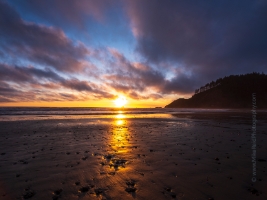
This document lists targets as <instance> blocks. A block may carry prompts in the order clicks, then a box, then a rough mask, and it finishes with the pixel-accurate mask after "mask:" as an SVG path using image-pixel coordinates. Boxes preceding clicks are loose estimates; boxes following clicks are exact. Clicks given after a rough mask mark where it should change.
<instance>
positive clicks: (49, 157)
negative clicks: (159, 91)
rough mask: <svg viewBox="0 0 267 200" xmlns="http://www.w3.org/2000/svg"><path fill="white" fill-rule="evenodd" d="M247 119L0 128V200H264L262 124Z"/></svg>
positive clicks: (13, 123)
mask: <svg viewBox="0 0 267 200" xmlns="http://www.w3.org/2000/svg"><path fill="white" fill-rule="evenodd" d="M265 116H266V115H265V114H262V115H258V121H257V171H256V172H257V176H256V177H257V181H256V182H255V183H253V182H252V180H251V178H252V162H251V160H252V159H251V153H252V150H251V145H252V143H251V133H252V130H251V123H252V122H251V115H250V114H249V113H248V114H244V113H226V114H225V113H223V114H220V113H198V114H193V113H189V114H188V113H184V114H176V115H173V116H172V117H170V118H145V117H144V118H138V116H137V118H124V117H123V116H120V115H118V117H116V116H114V118H101V116H98V117H97V118H82V119H79V118H71V116H68V117H66V119H63V118H62V119H50V118H49V117H47V118H40V117H39V119H38V118H35V119H34V120H29V119H27V120H3V121H0V127H1V131H0V199H3V200H5V199H118V200H120V199H141V200H143V199H148V200H149V199H184V200H187V199H189V200H191V199H204V200H205V199H206V200H207V199H210V200H212V199H214V200H217V199H267V191H266V188H267V173H266V167H267V162H266V160H267V146H266V141H267V120H266V118H265Z"/></svg>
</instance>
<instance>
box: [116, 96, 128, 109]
mask: <svg viewBox="0 0 267 200" xmlns="http://www.w3.org/2000/svg"><path fill="white" fill-rule="evenodd" d="M126 103H127V99H126V97H125V96H119V97H118V98H117V99H115V100H114V104H115V105H116V107H123V106H125V104H126Z"/></svg>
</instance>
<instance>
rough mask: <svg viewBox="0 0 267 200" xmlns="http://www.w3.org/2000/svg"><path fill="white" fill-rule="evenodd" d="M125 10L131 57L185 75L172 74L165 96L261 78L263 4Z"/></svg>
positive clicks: (146, 4) (266, 42)
mask: <svg viewBox="0 0 267 200" xmlns="http://www.w3.org/2000/svg"><path fill="white" fill-rule="evenodd" d="M126 5H127V13H128V15H129V18H130V23H131V28H132V32H133V34H134V35H135V37H136V39H137V51H138V52H140V53H141V54H142V55H143V56H144V57H145V58H146V59H147V61H148V62H150V63H153V64H154V65H157V66H158V68H159V69H160V68H161V65H160V63H170V64H172V65H176V64H177V63H178V64H179V66H182V67H183V68H185V69H186V71H189V72H190V73H191V75H190V76H188V75H186V73H185V74H184V75H182V76H181V74H180V73H178V75H177V76H176V77H174V79H173V80H172V81H171V82H170V83H168V84H167V86H166V87H167V88H169V90H173V91H174V90H175V91H177V92H178V91H185V90H186V89H185V88H186V87H185V86H186V85H187V86H188V88H190V90H192V88H193V87H192V86H194V85H195V83H196V82H197V83H198V84H204V83H206V82H209V81H211V80H212V79H215V78H219V77H222V76H225V75H229V74H240V73H248V72H252V71H260V72H261V71H264V72H267V71H266V69H267V66H266V63H267V57H266V55H267V37H266V35H267V3H266V1H242V2H239V1H205V2H203V1H192V0H189V1H172V0H167V1H164V2H162V1H160V0H156V1H153V3H152V2H150V1H148V0H145V1H143V0H136V1H127V4H126ZM177 68H179V67H177ZM175 87H176V88H177V89H175ZM171 88H172V89H171ZM179 88H180V89H179Z"/></svg>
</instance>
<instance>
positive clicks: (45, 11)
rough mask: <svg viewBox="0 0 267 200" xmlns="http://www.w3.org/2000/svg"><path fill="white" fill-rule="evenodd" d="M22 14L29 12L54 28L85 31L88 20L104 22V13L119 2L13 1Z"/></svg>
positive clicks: (98, 0)
mask: <svg viewBox="0 0 267 200" xmlns="http://www.w3.org/2000/svg"><path fill="white" fill-rule="evenodd" d="M14 2H15V5H16V6H17V7H19V8H20V9H21V10H22V11H23V12H29V11H30V12H31V13H32V14H33V15H35V16H37V18H39V19H42V20H43V21H47V22H49V23H52V24H53V25H56V26H61V27H62V26H63V27H66V28H69V26H72V27H76V28H79V29H86V25H87V24H88V23H89V21H90V18H94V19H96V20H98V21H99V22H101V21H104V20H105V13H106V12H108V11H109V10H110V9H111V8H114V7H115V5H118V3H119V2H120V1H117V0H115V1H114V0H113V1H110V0H97V1H95V0H79V1H76V0H46V1H42V0H27V1H23V2H22V1H20V0H15V1H14Z"/></svg>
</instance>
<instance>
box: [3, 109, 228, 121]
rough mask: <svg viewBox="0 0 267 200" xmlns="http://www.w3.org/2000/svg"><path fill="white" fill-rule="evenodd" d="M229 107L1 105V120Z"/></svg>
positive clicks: (161, 114)
mask: <svg viewBox="0 0 267 200" xmlns="http://www.w3.org/2000/svg"><path fill="white" fill-rule="evenodd" d="M227 111H229V109H185V108H103V107H101V108H92V107H86V108H85V107H64V108H63V107H0V121H9V120H11V121H13V120H27V119H29V120H36V119H40V118H42V119H61V118H64V119H66V118H174V117H175V115H177V114H181V113H195V112H227Z"/></svg>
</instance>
